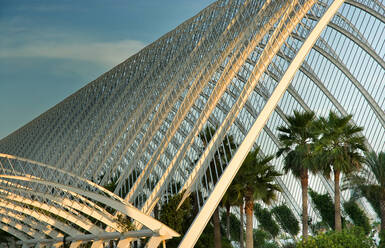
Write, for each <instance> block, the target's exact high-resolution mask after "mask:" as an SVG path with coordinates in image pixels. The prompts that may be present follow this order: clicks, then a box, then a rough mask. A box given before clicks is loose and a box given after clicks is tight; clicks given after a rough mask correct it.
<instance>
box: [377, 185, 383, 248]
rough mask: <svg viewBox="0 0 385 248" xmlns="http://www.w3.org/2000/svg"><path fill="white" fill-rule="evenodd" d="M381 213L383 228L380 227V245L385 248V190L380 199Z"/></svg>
mask: <svg viewBox="0 0 385 248" xmlns="http://www.w3.org/2000/svg"><path fill="white" fill-rule="evenodd" d="M380 213H381V229H380V235H379V236H380V244H379V246H378V247H380V248H385V192H383V194H382V196H381V199H380Z"/></svg>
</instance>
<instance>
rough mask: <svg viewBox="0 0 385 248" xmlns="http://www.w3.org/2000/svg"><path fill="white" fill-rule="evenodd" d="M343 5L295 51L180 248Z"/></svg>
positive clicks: (192, 237)
mask: <svg viewBox="0 0 385 248" xmlns="http://www.w3.org/2000/svg"><path fill="white" fill-rule="evenodd" d="M343 2H344V1H343V0H336V1H334V2H333V3H332V4H331V6H330V7H329V9H328V10H327V11H326V13H325V14H324V15H323V16H322V18H321V19H320V21H319V22H318V23H317V25H316V26H315V27H314V29H313V31H312V32H311V33H310V35H309V37H308V38H307V39H306V41H305V42H304V43H303V45H302V47H301V48H300V50H299V51H298V54H297V55H296V56H295V58H294V59H293V61H292V63H291V64H290V66H289V68H288V69H287V70H286V72H285V74H284V76H283V77H282V79H281V81H280V82H279V84H278V85H277V87H276V88H275V90H274V91H273V93H272V96H271V97H270V99H269V101H268V102H267V103H266V105H265V106H264V108H263V110H262V112H261V113H260V115H259V116H258V118H257V119H256V121H255V122H254V124H253V126H252V127H251V129H250V130H249V133H248V135H247V136H246V137H245V139H244V141H243V142H242V144H241V145H240V146H239V148H238V150H237V151H236V153H235V154H234V156H233V158H232V159H231V161H230V163H229V165H228V166H227V167H226V169H225V171H224V172H223V174H222V176H221V178H220V179H219V181H218V183H217V185H216V186H215V188H214V190H213V192H212V193H211V195H210V196H209V198H208V199H207V201H206V203H205V205H204V206H203V208H202V209H201V211H200V213H199V214H198V216H197V217H196V218H195V220H194V222H193V224H192V225H191V226H190V229H189V230H188V232H187V233H186V235H185V236H184V238H183V240H182V242H181V243H180V244H179V247H183V248H185V247H193V246H194V244H195V243H196V241H197V240H198V237H199V235H200V234H201V233H202V231H203V228H204V227H205V226H206V224H207V222H208V220H209V219H210V216H211V215H212V212H213V211H214V209H215V208H216V207H217V205H218V204H219V202H220V200H221V199H222V197H223V194H224V193H225V192H226V190H227V188H228V187H229V185H230V184H231V182H232V180H233V179H234V177H235V175H236V173H237V172H238V170H239V167H240V166H241V164H242V162H243V160H244V159H245V157H246V155H247V153H248V152H249V151H250V149H251V147H252V146H253V144H254V142H255V139H256V138H257V137H258V135H259V133H260V131H261V130H262V128H263V126H264V125H265V124H266V122H267V120H268V119H269V117H270V114H271V113H272V111H273V110H274V108H275V107H276V106H277V104H278V101H279V100H280V99H281V97H282V96H283V94H284V93H285V91H286V89H287V87H288V86H289V85H290V82H291V80H292V78H293V77H294V75H295V73H296V72H297V69H298V68H299V66H300V65H301V64H302V62H303V60H304V59H305V57H306V56H307V54H308V53H309V52H310V50H311V48H312V46H313V45H314V43H315V42H316V40H317V39H318V37H319V36H320V34H321V32H322V31H323V29H324V28H325V26H326V25H327V24H328V22H329V21H330V20H331V18H332V17H333V16H334V14H335V13H336V12H337V11H338V9H339V8H340V6H341V5H342V3H343ZM313 4H314V3H313ZM313 4H312V5H313ZM306 12H307V11H306Z"/></svg>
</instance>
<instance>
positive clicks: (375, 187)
mask: <svg viewBox="0 0 385 248" xmlns="http://www.w3.org/2000/svg"><path fill="white" fill-rule="evenodd" d="M364 162H365V164H366V165H367V167H364V168H363V169H362V170H361V171H360V172H359V173H357V172H356V173H353V174H351V175H348V176H347V177H346V178H345V180H344V183H345V187H346V186H347V187H349V188H352V189H355V190H356V191H357V192H360V193H361V194H362V195H364V196H365V195H370V196H372V197H373V198H376V199H379V201H380V213H381V216H380V218H381V232H382V233H384V232H385V152H380V153H379V154H378V155H377V154H376V153H375V152H370V153H366V156H365V161H364ZM382 242H385V240H383V241H382Z"/></svg>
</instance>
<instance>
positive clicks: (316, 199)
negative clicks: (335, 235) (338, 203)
mask: <svg viewBox="0 0 385 248" xmlns="http://www.w3.org/2000/svg"><path fill="white" fill-rule="evenodd" d="M309 195H310V197H311V200H312V202H313V203H314V207H315V208H316V209H317V210H318V212H319V213H320V215H321V217H322V220H323V222H325V223H326V224H328V225H329V227H331V228H332V229H334V203H333V200H332V198H331V197H330V195H329V194H327V193H326V194H319V193H317V192H315V191H313V190H312V189H310V188H309Z"/></svg>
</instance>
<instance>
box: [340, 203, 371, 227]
mask: <svg viewBox="0 0 385 248" xmlns="http://www.w3.org/2000/svg"><path fill="white" fill-rule="evenodd" d="M343 206H344V210H345V212H346V213H347V214H348V215H349V217H350V218H351V219H352V221H353V224H354V225H356V226H360V227H362V228H363V230H364V232H365V233H366V234H369V232H370V230H371V227H370V223H369V218H368V217H367V216H366V215H365V212H364V211H362V209H360V208H359V207H358V205H357V203H355V202H354V201H352V200H350V201H348V202H345V203H344V204H343Z"/></svg>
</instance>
